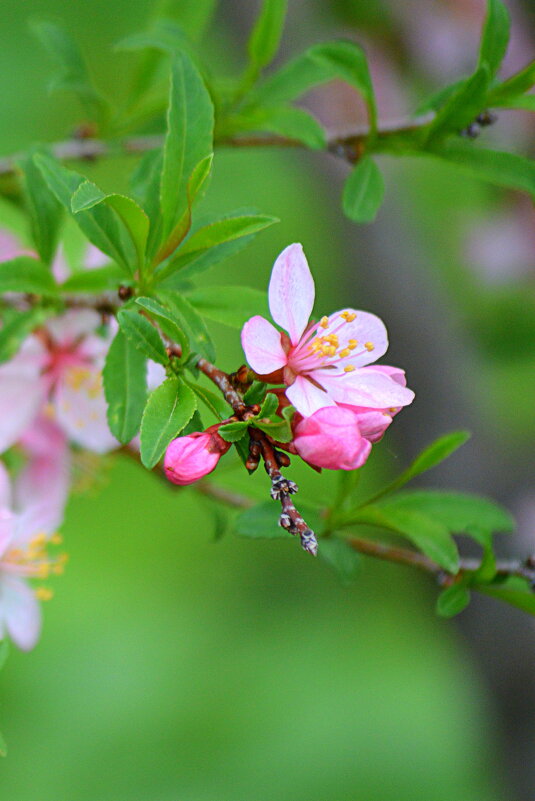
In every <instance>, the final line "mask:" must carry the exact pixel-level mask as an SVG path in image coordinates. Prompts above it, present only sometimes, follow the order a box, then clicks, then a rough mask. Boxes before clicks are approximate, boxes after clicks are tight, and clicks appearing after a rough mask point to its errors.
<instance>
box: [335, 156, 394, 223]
mask: <svg viewBox="0 0 535 801" xmlns="http://www.w3.org/2000/svg"><path fill="white" fill-rule="evenodd" d="M384 191H385V185H384V180H383V175H382V173H381V170H380V169H379V167H378V166H377V164H376V163H375V161H374V160H373V159H371V158H370V157H369V156H364V157H363V158H361V159H360V160H359V161H358V162H357V166H356V167H355V168H354V169H353V170H352V171H351V172H350V173H349V176H348V177H347V179H346V182H345V185H344V195H343V201H342V203H343V208H344V212H345V214H346V215H347V216H348V217H349V218H350V219H351V220H354V221H355V222H360V223H367V222H373V220H375V218H376V216H377V212H378V211H379V209H380V207H381V204H382V202H383V196H384Z"/></svg>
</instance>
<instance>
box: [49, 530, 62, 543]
mask: <svg viewBox="0 0 535 801" xmlns="http://www.w3.org/2000/svg"><path fill="white" fill-rule="evenodd" d="M50 542H51V543H52V545H61V543H62V542H63V537H62V536H61V534H60V533H59V532H58V531H56V533H55V534H52V536H51V537H50Z"/></svg>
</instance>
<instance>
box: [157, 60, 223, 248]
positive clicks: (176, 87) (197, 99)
mask: <svg viewBox="0 0 535 801" xmlns="http://www.w3.org/2000/svg"><path fill="white" fill-rule="evenodd" d="M213 128H214V109H213V106H212V101H211V99H210V95H209V94H208V90H207V89H206V87H205V85H204V82H203V80H202V78H201V76H200V75H199V72H198V70H197V68H196V67H195V65H194V64H193V62H192V61H191V59H190V58H189V56H188V55H187V54H186V53H184V52H182V53H179V54H177V56H176V58H175V60H174V61H173V66H172V73H171V93H170V100H169V112H168V118H167V135H166V138H165V145H164V156H163V169H162V176H161V189H160V198H161V211H162V220H163V233H164V237H167V235H168V234H169V232H170V231H171V230H172V228H173V227H174V225H175V224H176V223H177V222H178V220H179V219H180V217H181V215H182V214H183V213H184V211H185V209H186V207H187V184H188V180H189V177H190V175H191V174H192V172H193V170H194V168H195V167H196V165H197V164H198V163H199V162H200V161H201V160H202V159H204V158H205V157H206V156H209V155H210V154H211V153H212V152H213Z"/></svg>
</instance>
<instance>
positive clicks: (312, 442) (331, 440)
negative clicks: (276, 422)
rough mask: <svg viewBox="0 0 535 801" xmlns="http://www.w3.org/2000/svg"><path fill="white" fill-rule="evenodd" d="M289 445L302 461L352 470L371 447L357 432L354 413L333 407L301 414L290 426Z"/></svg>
mask: <svg viewBox="0 0 535 801" xmlns="http://www.w3.org/2000/svg"><path fill="white" fill-rule="evenodd" d="M293 444H294V447H295V449H296V451H297V453H298V454H299V456H300V457H301V458H302V459H304V460H305V462H309V464H312V465H314V466H315V467H326V468H328V469H330V470H356V469H357V467H362V465H363V464H364V462H365V461H366V459H367V458H368V456H369V455H370V451H371V449H372V446H371V442H369V440H367V439H365V438H364V437H363V436H362V434H361V432H360V429H359V421H358V416H357V415H356V414H355V413H354V412H352V411H350V410H349V409H343V408H341V407H337V406H326V407H324V408H323V409H319V410H318V411H317V412H314V414H313V415H312V416H311V417H302V418H301V419H300V420H299V422H298V423H297V425H296V426H295V428H294V440H293Z"/></svg>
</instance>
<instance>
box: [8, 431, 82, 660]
mask: <svg viewBox="0 0 535 801" xmlns="http://www.w3.org/2000/svg"><path fill="white" fill-rule="evenodd" d="M23 444H24V446H25V447H26V449H27V451H28V455H29V460H28V463H27V465H26V467H25V468H24V469H23V470H22V472H21V473H20V474H19V476H18V478H17V479H16V481H15V482H14V483H13V484H12V482H11V481H10V478H9V475H8V473H7V470H6V469H5V467H4V465H3V464H2V463H1V462H0V639H2V638H3V637H5V635H6V633H7V634H9V636H10V637H11V639H12V640H13V642H14V643H15V644H16V645H18V647H19V648H22V649H23V650H29V649H31V648H33V646H34V645H35V643H36V642H37V640H38V638H39V634H40V630H41V611H40V606H39V603H38V600H37V597H42V598H43V599H45V598H47V597H50V596H51V593H50V590H48V589H46V588H44V587H41V588H39V589H38V590H37V591H36V594H37V597H36V594H35V593H34V592H33V590H32V589H31V588H30V586H29V585H28V583H27V579H31V578H38V579H39V578H40V579H44V578H47V577H48V576H49V575H50V573H60V572H62V570H63V563H64V557H62V556H58V557H55V558H52V557H50V556H49V555H48V553H47V549H46V546H47V542H48V541H49V540H50V539H52V541H53V540H54V539H58V536H57V535H54V532H55V530H56V528H57V526H58V525H59V524H60V523H61V521H62V519H63V513H64V507H65V503H66V499H67V492H68V487H69V466H70V465H69V450H68V447H67V442H66V440H65V437H64V436H63V434H62V433H61V431H60V430H59V428H58V427H57V426H55V425H54V424H53V423H51V422H50V421H48V420H40V421H38V423H37V424H36V425H35V427H34V428H32V429H31V430H29V431H28V432H27V434H26V438H25V441H24V443H23Z"/></svg>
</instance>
